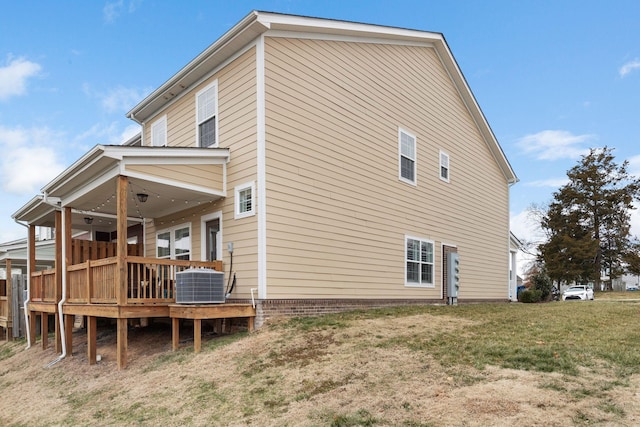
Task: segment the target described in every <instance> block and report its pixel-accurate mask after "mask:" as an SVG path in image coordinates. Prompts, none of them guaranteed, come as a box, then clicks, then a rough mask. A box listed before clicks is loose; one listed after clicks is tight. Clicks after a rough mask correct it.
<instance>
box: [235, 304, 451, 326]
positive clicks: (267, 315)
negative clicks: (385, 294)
mask: <svg viewBox="0 0 640 427" xmlns="http://www.w3.org/2000/svg"><path fill="white" fill-rule="evenodd" d="M228 302H234V303H251V300H240V299H238V300H228ZM444 303H445V300H441V299H412V300H405V299H402V300H400V299H386V300H381V299H283V300H280V299H268V300H259V301H256V302H255V304H256V318H255V327H256V328H260V327H261V326H262V325H263V324H264V323H265V322H267V321H268V320H269V319H274V318H286V317H311V316H320V315H323V314H330V313H341V312H344V311H352V310H361V309H368V308H384V307H400V306H411V305H425V304H432V305H433V304H444Z"/></svg>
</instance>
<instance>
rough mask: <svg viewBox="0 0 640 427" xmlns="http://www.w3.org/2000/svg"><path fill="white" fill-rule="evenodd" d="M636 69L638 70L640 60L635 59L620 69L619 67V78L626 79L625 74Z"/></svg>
mask: <svg viewBox="0 0 640 427" xmlns="http://www.w3.org/2000/svg"><path fill="white" fill-rule="evenodd" d="M637 69H640V59H637V58H636V59H634V60H633V61H629V62H627V63H626V64H624V65H623V66H622V67H620V70H619V73H620V77H622V78H624V77H626V75H627V74H629V73H630V72H632V71H635V70H637Z"/></svg>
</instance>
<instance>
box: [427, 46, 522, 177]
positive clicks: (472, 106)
mask: <svg viewBox="0 0 640 427" xmlns="http://www.w3.org/2000/svg"><path fill="white" fill-rule="evenodd" d="M435 47H436V52H437V54H438V57H439V58H440V61H442V63H443V65H444V67H445V70H446V71H447V73H448V74H449V77H450V78H451V80H452V81H453V83H454V85H455V87H456V90H457V91H458V94H459V95H460V98H461V99H462V101H463V102H464V104H465V106H466V107H467V111H469V113H470V114H471V117H472V118H473V120H474V122H475V123H476V126H477V128H478V129H479V130H480V132H481V133H482V136H483V138H484V140H485V142H486V144H487V146H488V148H489V151H491V154H492V155H493V157H494V159H495V160H496V162H497V163H498V165H499V167H500V169H501V170H502V173H503V175H504V177H505V179H506V180H507V182H508V183H509V184H515V183H516V182H518V181H519V180H518V177H517V176H516V174H515V172H514V171H513V169H512V167H511V164H510V163H509V161H508V160H507V157H506V156H505V154H504V151H503V150H502V147H501V146H500V143H499V142H498V139H497V138H496V136H495V135H494V133H493V130H491V126H489V122H488V121H487V119H486V117H485V115H484V113H483V112H482V109H481V108H480V105H479V104H478V102H477V100H476V98H475V96H474V95H473V92H472V91H471V88H470V87H469V85H468V84H467V80H466V79H465V77H464V74H463V73H462V70H460V67H458V63H457V61H456V60H455V58H454V57H453V54H452V53H451V50H450V49H449V46H448V45H447V42H446V40H445V39H444V37H443V38H442V42H441V43H436V44H435Z"/></svg>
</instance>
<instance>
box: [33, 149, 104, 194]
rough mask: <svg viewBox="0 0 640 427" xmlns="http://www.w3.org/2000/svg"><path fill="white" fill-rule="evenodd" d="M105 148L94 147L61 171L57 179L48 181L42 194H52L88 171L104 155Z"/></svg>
mask: <svg viewBox="0 0 640 427" xmlns="http://www.w3.org/2000/svg"><path fill="white" fill-rule="evenodd" d="M104 150H105V146H104V145H96V146H95V147H93V148H92V149H91V150H89V151H88V152H87V153H85V155H84V156H82V157H80V158H79V159H78V160H76V161H75V162H74V163H73V164H72V165H71V166H69V167H68V168H67V169H65V170H64V171H62V173H60V174H59V175H58V176H57V177H55V178H54V179H53V180H51V181H49V183H48V184H47V185H45V186H44V187H43V188H42V192H43V193H45V195H46V194H48V193H52V192H54V191H55V190H56V189H57V188H58V187H59V186H61V185H63V184H64V183H65V182H67V181H69V180H70V179H72V178H73V177H74V176H77V175H78V174H80V173H82V172H83V171H85V170H87V169H89V168H90V167H91V166H92V165H93V164H94V163H95V162H97V161H99V160H100V159H101V158H102V156H103V154H104Z"/></svg>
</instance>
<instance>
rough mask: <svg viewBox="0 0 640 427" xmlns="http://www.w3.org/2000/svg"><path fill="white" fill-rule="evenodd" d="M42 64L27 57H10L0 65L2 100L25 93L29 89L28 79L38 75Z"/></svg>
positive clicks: (0, 97)
mask: <svg viewBox="0 0 640 427" xmlns="http://www.w3.org/2000/svg"><path fill="white" fill-rule="evenodd" d="M41 69H42V67H41V66H40V64H37V63H35V62H31V61H28V60H26V59H25V58H16V59H10V60H9V62H8V64H7V65H6V66H4V67H0V101H2V100H6V99H8V98H10V97H12V96H18V95H23V94H24V93H25V92H26V90H27V80H28V79H30V78H31V77H35V76H37V75H38V73H39V72H40V70H41Z"/></svg>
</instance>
